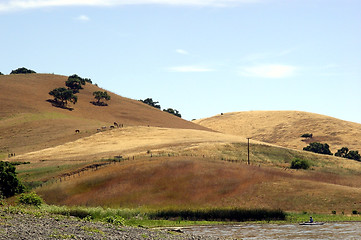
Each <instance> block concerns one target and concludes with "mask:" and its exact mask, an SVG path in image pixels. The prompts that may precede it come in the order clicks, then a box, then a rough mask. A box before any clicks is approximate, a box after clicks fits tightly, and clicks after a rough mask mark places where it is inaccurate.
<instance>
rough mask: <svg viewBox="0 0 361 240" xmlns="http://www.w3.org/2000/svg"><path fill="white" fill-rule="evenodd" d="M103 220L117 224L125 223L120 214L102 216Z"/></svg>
mask: <svg viewBox="0 0 361 240" xmlns="http://www.w3.org/2000/svg"><path fill="white" fill-rule="evenodd" d="M104 221H105V222H107V223H111V224H113V225H118V226H123V225H124V223H125V219H124V218H123V217H121V216H108V217H106V218H104Z"/></svg>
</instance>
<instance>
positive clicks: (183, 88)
mask: <svg viewBox="0 0 361 240" xmlns="http://www.w3.org/2000/svg"><path fill="white" fill-rule="evenodd" d="M360 10H361V1H360V0H1V1H0V56H1V57H0V72H2V73H4V74H9V73H10V72H11V70H13V69H16V68H18V67H26V68H30V69H32V70H35V71H36V72H38V73H55V74H61V75H71V74H74V73H76V74H78V75H80V76H82V77H87V78H91V79H92V80H93V82H94V83H97V84H98V85H99V86H100V87H102V88H105V89H107V90H109V91H112V92H114V93H117V94H119V95H121V96H124V97H129V98H132V99H145V98H148V97H151V98H153V100H156V101H159V102H160V105H161V107H162V108H175V109H177V110H178V111H179V112H180V113H181V114H182V117H183V118H185V119H187V120H191V119H198V118H204V117H210V116H213V115H216V114H220V113H221V112H223V113H225V112H233V111H249V110H300V111H307V112H314V113H319V114H324V115H328V116H332V117H336V118H340V119H344V120H348V121H353V122H358V123H361V93H360V90H361V14H360Z"/></svg>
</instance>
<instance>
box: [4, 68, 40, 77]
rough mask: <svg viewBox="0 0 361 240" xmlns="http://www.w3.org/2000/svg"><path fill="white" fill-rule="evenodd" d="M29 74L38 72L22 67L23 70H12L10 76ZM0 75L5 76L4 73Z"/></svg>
mask: <svg viewBox="0 0 361 240" xmlns="http://www.w3.org/2000/svg"><path fill="white" fill-rule="evenodd" d="M29 73H36V72H35V71H34V70H31V69H27V68H24V67H22V68H18V69H15V70H12V71H11V73H10V74H29ZM0 75H4V74H3V73H2V72H0Z"/></svg>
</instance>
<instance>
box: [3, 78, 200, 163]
mask: <svg viewBox="0 0 361 240" xmlns="http://www.w3.org/2000/svg"><path fill="white" fill-rule="evenodd" d="M66 80H67V77H66V76H59V75H53V74H17V75H4V76H0V102H1V108H0V132H1V136H0V159H1V158H4V157H6V156H7V154H8V153H16V154H21V153H25V152H30V151H34V150H39V149H43V148H47V147H53V146H56V145H60V144H63V143H66V142H69V141H74V140H76V139H79V138H82V137H86V136H90V135H92V134H94V133H96V132H97V129H98V128H101V127H102V126H106V127H107V128H109V127H110V126H111V125H113V123H114V122H117V123H119V124H123V125H124V126H136V125H142V126H148V125H149V126H156V127H168V128H182V129H201V130H207V129H206V128H205V127H201V126H199V125H196V124H194V123H191V122H188V121H185V120H183V119H181V118H178V117H175V116H173V115H171V114H169V113H165V112H163V111H160V110H158V109H155V108H153V107H150V106H148V105H146V104H143V103H141V102H139V101H137V100H132V99H128V98H124V97H121V96H118V95H116V94H114V93H111V92H109V91H108V93H109V94H110V96H111V100H110V101H109V102H108V104H109V105H108V106H95V105H93V104H91V103H90V102H91V101H94V97H93V95H92V93H93V92H94V91H104V90H103V89H100V88H98V87H97V86H95V85H92V84H89V83H87V84H86V85H85V86H84V89H83V90H81V91H80V93H78V94H77V95H78V102H77V103H76V104H75V105H74V106H73V108H74V109H73V110H72V111H69V110H66V109H61V108H57V107H54V106H52V104H51V103H50V102H48V101H47V100H49V99H52V97H51V96H50V95H49V94H48V93H49V91H51V90H53V89H54V88H57V87H64V86H65V81H66ZM76 129H78V130H80V133H79V134H75V130H76Z"/></svg>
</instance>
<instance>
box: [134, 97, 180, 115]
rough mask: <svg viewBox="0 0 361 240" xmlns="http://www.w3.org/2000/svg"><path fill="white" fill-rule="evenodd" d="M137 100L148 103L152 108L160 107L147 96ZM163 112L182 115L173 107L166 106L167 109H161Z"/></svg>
mask: <svg viewBox="0 0 361 240" xmlns="http://www.w3.org/2000/svg"><path fill="white" fill-rule="evenodd" d="M139 101H141V102H142V103H145V104H148V105H149V106H152V107H154V108H158V109H161V107H160V105H159V104H158V103H159V102H155V101H153V99H152V98H147V99H145V100H142V99H140V100H139ZM163 111H164V112H167V113H170V114H173V115H175V116H177V117H180V118H181V117H182V115H181V114H180V113H179V111H178V110H177V109H173V108H168V109H163Z"/></svg>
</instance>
